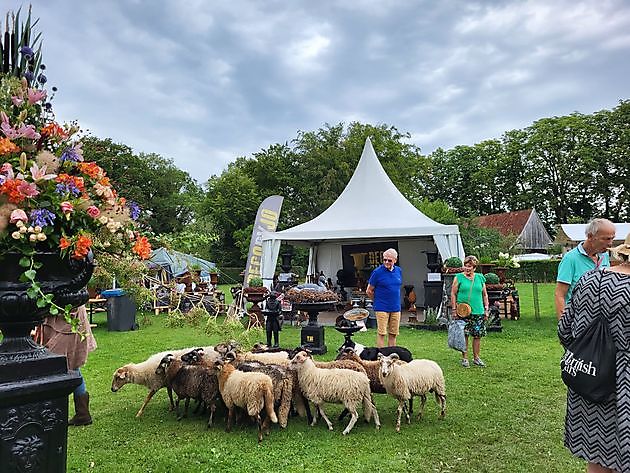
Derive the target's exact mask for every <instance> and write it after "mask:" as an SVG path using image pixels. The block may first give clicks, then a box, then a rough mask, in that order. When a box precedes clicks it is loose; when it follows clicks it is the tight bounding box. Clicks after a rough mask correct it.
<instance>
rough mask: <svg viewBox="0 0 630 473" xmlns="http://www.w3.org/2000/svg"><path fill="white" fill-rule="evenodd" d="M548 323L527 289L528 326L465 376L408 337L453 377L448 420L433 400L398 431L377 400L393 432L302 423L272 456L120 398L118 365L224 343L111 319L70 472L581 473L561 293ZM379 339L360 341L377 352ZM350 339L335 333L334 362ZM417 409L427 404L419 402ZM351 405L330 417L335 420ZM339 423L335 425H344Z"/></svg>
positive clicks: (392, 407)
mask: <svg viewBox="0 0 630 473" xmlns="http://www.w3.org/2000/svg"><path fill="white" fill-rule="evenodd" d="M539 288H540V300H541V304H540V307H541V314H542V316H541V320H540V321H535V320H534V317H533V304H532V289H531V285H519V292H520V295H521V302H522V318H521V319H520V320H518V321H511V320H508V321H504V323H503V326H504V330H503V332H502V333H491V334H489V335H488V336H487V337H486V338H485V339H484V340H483V343H482V358H483V359H484V360H485V361H486V363H487V364H488V367H487V368H485V369H480V368H475V367H471V368H469V369H464V368H462V367H461V366H460V365H459V356H458V353H456V352H454V351H452V350H450V349H448V348H447V346H446V332H426V331H422V330H414V329H409V328H401V334H400V337H399V344H400V345H403V346H406V347H408V348H409V349H410V350H411V351H412V353H413V355H414V357H416V358H431V359H433V360H435V361H437V362H438V363H439V364H440V366H442V369H443V370H444V375H445V377H446V388H447V396H448V398H447V414H446V419H444V420H438V418H437V415H438V407H437V405H436V403H435V401H434V399H432V398H431V399H429V400H428V402H427V407H426V409H425V418H424V419H423V420H421V421H420V422H418V421H417V419H416V418H414V419H413V420H412V424H411V425H407V424H403V426H402V429H401V433H399V434H397V433H396V432H395V430H394V422H395V411H396V405H397V403H396V401H394V399H393V398H390V397H387V396H385V395H376V396H375V398H376V405H377V408H378V411H379V414H380V417H381V422H382V423H383V426H382V428H381V430H380V431H379V432H377V431H376V430H375V428H374V424H365V423H364V422H363V420H362V418H361V419H360V420H359V422H357V424H356V426H355V428H354V429H353V430H352V432H351V433H350V435H348V436H345V437H344V436H342V435H341V431H342V430H343V428H344V427H345V424H346V422H347V420H346V421H345V422H343V423H339V422H337V421H336V419H335V420H334V421H333V422H334V423H335V430H334V431H333V432H329V431H328V430H327V429H326V426H325V423H323V422H321V421H320V423H318V425H317V426H315V427H310V426H308V425H307V424H306V421H305V420H304V419H302V418H291V419H290V420H289V425H288V427H287V428H286V429H285V430H281V429H279V428H278V427H277V426H274V427H273V428H272V432H271V435H270V436H269V437H266V438H265V440H264V441H263V443H262V444H261V445H258V444H257V442H256V429H255V427H253V426H237V427H236V428H235V429H234V430H233V431H232V432H231V433H229V434H228V433H226V432H225V431H224V417H223V416H222V415H218V416H217V417H216V423H215V425H214V426H213V427H211V428H210V429H206V425H205V424H206V420H207V419H206V418H205V416H194V415H193V416H192V417H190V418H188V419H184V420H182V421H180V422H178V421H177V420H176V419H175V415H174V413H172V412H168V397H167V395H166V390H162V391H160V392H159V393H158V394H157V395H156V396H155V397H154V399H153V400H152V401H151V402H150V403H149V405H148V407H147V409H146V411H145V413H144V416H143V417H142V418H140V419H136V418H135V413H136V412H137V410H138V408H139V407H140V405H141V403H142V400H143V399H144V397H145V395H146V389H145V388H144V387H140V386H135V385H127V386H124V387H123V388H122V389H121V390H120V391H119V392H118V393H112V392H111V391H110V386H111V379H112V374H113V372H114V370H115V369H116V368H118V367H119V366H121V365H123V364H125V363H127V362H130V361H134V362H139V361H142V360H144V359H145V358H146V357H147V356H148V355H150V354H152V353H155V352H158V351H162V350H166V349H169V348H179V347H185V346H194V345H207V344H214V343H216V342H217V341H218V340H215V339H212V338H210V339H209V338H208V337H207V336H206V335H204V333H203V330H201V329H196V328H190V327H186V328H176V329H169V328H166V327H165V325H164V319H165V317H166V316H165V315H160V316H157V317H154V316H152V317H151V318H152V320H153V323H152V324H151V325H148V326H144V327H142V328H141V329H140V330H138V331H134V332H108V331H107V328H106V318H105V315H103V314H98V315H96V316H95V322H97V323H98V327H97V328H96V329H95V330H94V333H95V335H96V338H97V340H98V344H99V348H98V350H97V351H95V352H94V353H92V354H91V355H90V359H89V361H88V364H87V365H86V366H85V368H84V370H83V372H84V375H85V377H86V380H87V384H88V390H89V391H90V394H91V402H92V405H91V406H92V409H91V410H92V415H93V417H94V424H93V425H91V426H88V427H79V428H70V429H69V441H68V471H73V472H74V471H83V472H88V471H89V472H126V473H131V472H211V471H229V472H241V471H242V472H250V471H269V472H272V471H278V472H280V471H282V472H305V471H308V472H331V473H332V472H379V471H380V472H388V471H396V472H406V471H409V472H467V473H468V472H534V471H536V472H538V471H544V472H581V471H584V465H583V463H582V462H580V461H578V460H575V459H573V458H572V457H571V455H570V454H569V453H568V452H567V451H566V450H565V448H564V447H563V445H562V435H563V422H564V409H565V393H566V389H565V387H564V385H563V384H562V381H561V380H560V376H559V368H558V363H559V359H560V356H561V347H560V345H559V343H558V340H557V337H556V317H555V315H554V311H553V297H552V295H553V286H552V285H550V284H549V285H540V286H539ZM374 338H375V331H374V330H370V331H368V332H365V333H358V334H356V335H355V339H356V340H357V341H358V342H360V343H363V344H366V345H373V344H374ZM342 340H343V336H342V334H340V333H338V332H336V331H335V330H334V329H332V328H327V329H326V343H327V345H328V347H329V353H328V354H327V355H325V356H323V357H317V358H321V359H332V357H333V355H334V354H333V353H332V352H334V351H335V349H336V348H337V347H338V346H339V345H341V343H342ZM281 343H282V344H283V345H285V346H295V345H297V344H298V343H299V330H298V329H297V328H292V327H285V328H283V330H282V332H281ZM416 405H417V403H416ZM340 411H341V407H340V406H335V405H331V406H329V407H328V412H329V414H330V418H331V420H333V418H336V416H337V414H338V413H339V412H340ZM333 416H334V417H333Z"/></svg>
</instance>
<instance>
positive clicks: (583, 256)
mask: <svg viewBox="0 0 630 473" xmlns="http://www.w3.org/2000/svg"><path fill="white" fill-rule="evenodd" d="M585 233H586V240H584V241H583V242H582V243H580V244H579V245H578V246H577V247H576V248H573V249H572V250H571V251H569V252H568V253H567V254H565V255H564V257H563V258H562V261H560V265H559V266H558V277H557V278H556V291H555V294H554V295H555V302H556V315H557V316H558V320H560V317H562V313H563V312H564V307H565V305H566V304H567V303H568V302H569V299H571V294H572V292H573V288H574V287H575V284H576V283H577V282H578V280H579V279H580V277H582V275H583V274H584V273H585V272H587V271H590V270H591V269H595V268H604V267H608V266H610V259H609V257H608V248H610V247H611V246H612V243H613V240H614V239H615V224H614V223H612V222H611V221H610V220H607V219H605V218H596V219H593V220H591V221H590V222H589V223H588V225H587V226H586V229H585Z"/></svg>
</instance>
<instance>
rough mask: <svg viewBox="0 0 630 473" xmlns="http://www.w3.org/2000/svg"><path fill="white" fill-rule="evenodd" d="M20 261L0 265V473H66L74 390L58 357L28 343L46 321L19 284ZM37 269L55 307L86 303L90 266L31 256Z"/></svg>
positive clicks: (7, 258)
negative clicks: (34, 332)
mask: <svg viewBox="0 0 630 473" xmlns="http://www.w3.org/2000/svg"><path fill="white" fill-rule="evenodd" d="M19 258H20V255H15V254H6V255H4V260H3V261H2V262H0V331H2V334H3V337H4V338H3V340H2V343H0V471H2V473H31V472H32V473H41V472H46V473H53V472H54V473H61V472H64V471H66V448H67V433H68V395H69V394H70V393H71V392H72V391H73V390H74V389H75V388H76V387H77V386H78V385H79V384H80V378H79V376H78V375H77V374H76V372H74V371H68V369H67V364H66V358H65V357H64V356H60V355H55V354H52V353H50V352H49V351H48V350H46V349H45V348H43V347H41V346H39V345H37V344H36V343H35V342H34V341H33V340H32V339H31V337H30V332H31V329H33V328H34V327H35V325H36V324H37V323H39V322H40V321H41V320H42V319H43V318H44V316H45V315H46V313H47V311H48V308H45V309H42V308H38V307H37V305H36V301H35V300H33V299H30V298H29V297H28V295H27V294H26V290H27V288H28V285H27V284H25V283H22V282H19V276H20V274H21V273H22V272H23V271H24V269H23V268H21V267H20V266H19V264H18V261H19ZM36 259H37V260H38V261H40V262H41V263H43V266H42V267H41V268H40V269H38V270H37V279H38V281H39V283H40V284H41V287H42V290H43V292H45V293H47V294H48V293H52V294H54V295H55V298H54V300H55V302H56V303H57V304H58V305H60V306H62V307H63V306H65V305H66V304H71V305H73V306H75V307H76V306H78V305H80V304H84V303H85V302H87V300H88V293H87V291H86V290H85V286H86V284H87V282H88V281H89V279H90V277H91V275H92V271H93V263H92V260H91V258H90V259H89V261H63V260H61V259H60V258H59V256H58V255H57V254H56V253H54V254H53V253H45V254H39V255H37V256H36Z"/></svg>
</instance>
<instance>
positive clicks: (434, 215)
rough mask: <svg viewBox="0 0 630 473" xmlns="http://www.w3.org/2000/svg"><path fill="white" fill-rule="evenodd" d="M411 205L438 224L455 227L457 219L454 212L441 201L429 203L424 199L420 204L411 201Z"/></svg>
mask: <svg viewBox="0 0 630 473" xmlns="http://www.w3.org/2000/svg"><path fill="white" fill-rule="evenodd" d="M412 204H414V205H415V207H416V208H417V209H418V210H420V212H422V213H423V214H425V215H426V216H427V217H429V218H430V219H432V220H435V221H436V222H438V223H442V224H444V225H456V224H457V223H458V222H459V217H458V216H457V214H456V213H455V211H454V210H453V209H452V208H450V207H449V205H448V204H447V203H446V202H444V201H443V200H434V201H430V200H429V199H427V198H426V197H425V198H423V199H422V200H421V201H420V202H413V201H412Z"/></svg>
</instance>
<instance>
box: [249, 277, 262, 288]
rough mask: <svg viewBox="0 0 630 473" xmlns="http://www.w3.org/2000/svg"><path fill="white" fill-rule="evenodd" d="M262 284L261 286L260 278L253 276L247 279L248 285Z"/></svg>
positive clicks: (259, 285) (257, 285)
mask: <svg viewBox="0 0 630 473" xmlns="http://www.w3.org/2000/svg"><path fill="white" fill-rule="evenodd" d="M262 286H263V280H262V278H259V277H255V278H251V279H250V280H249V287H262Z"/></svg>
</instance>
